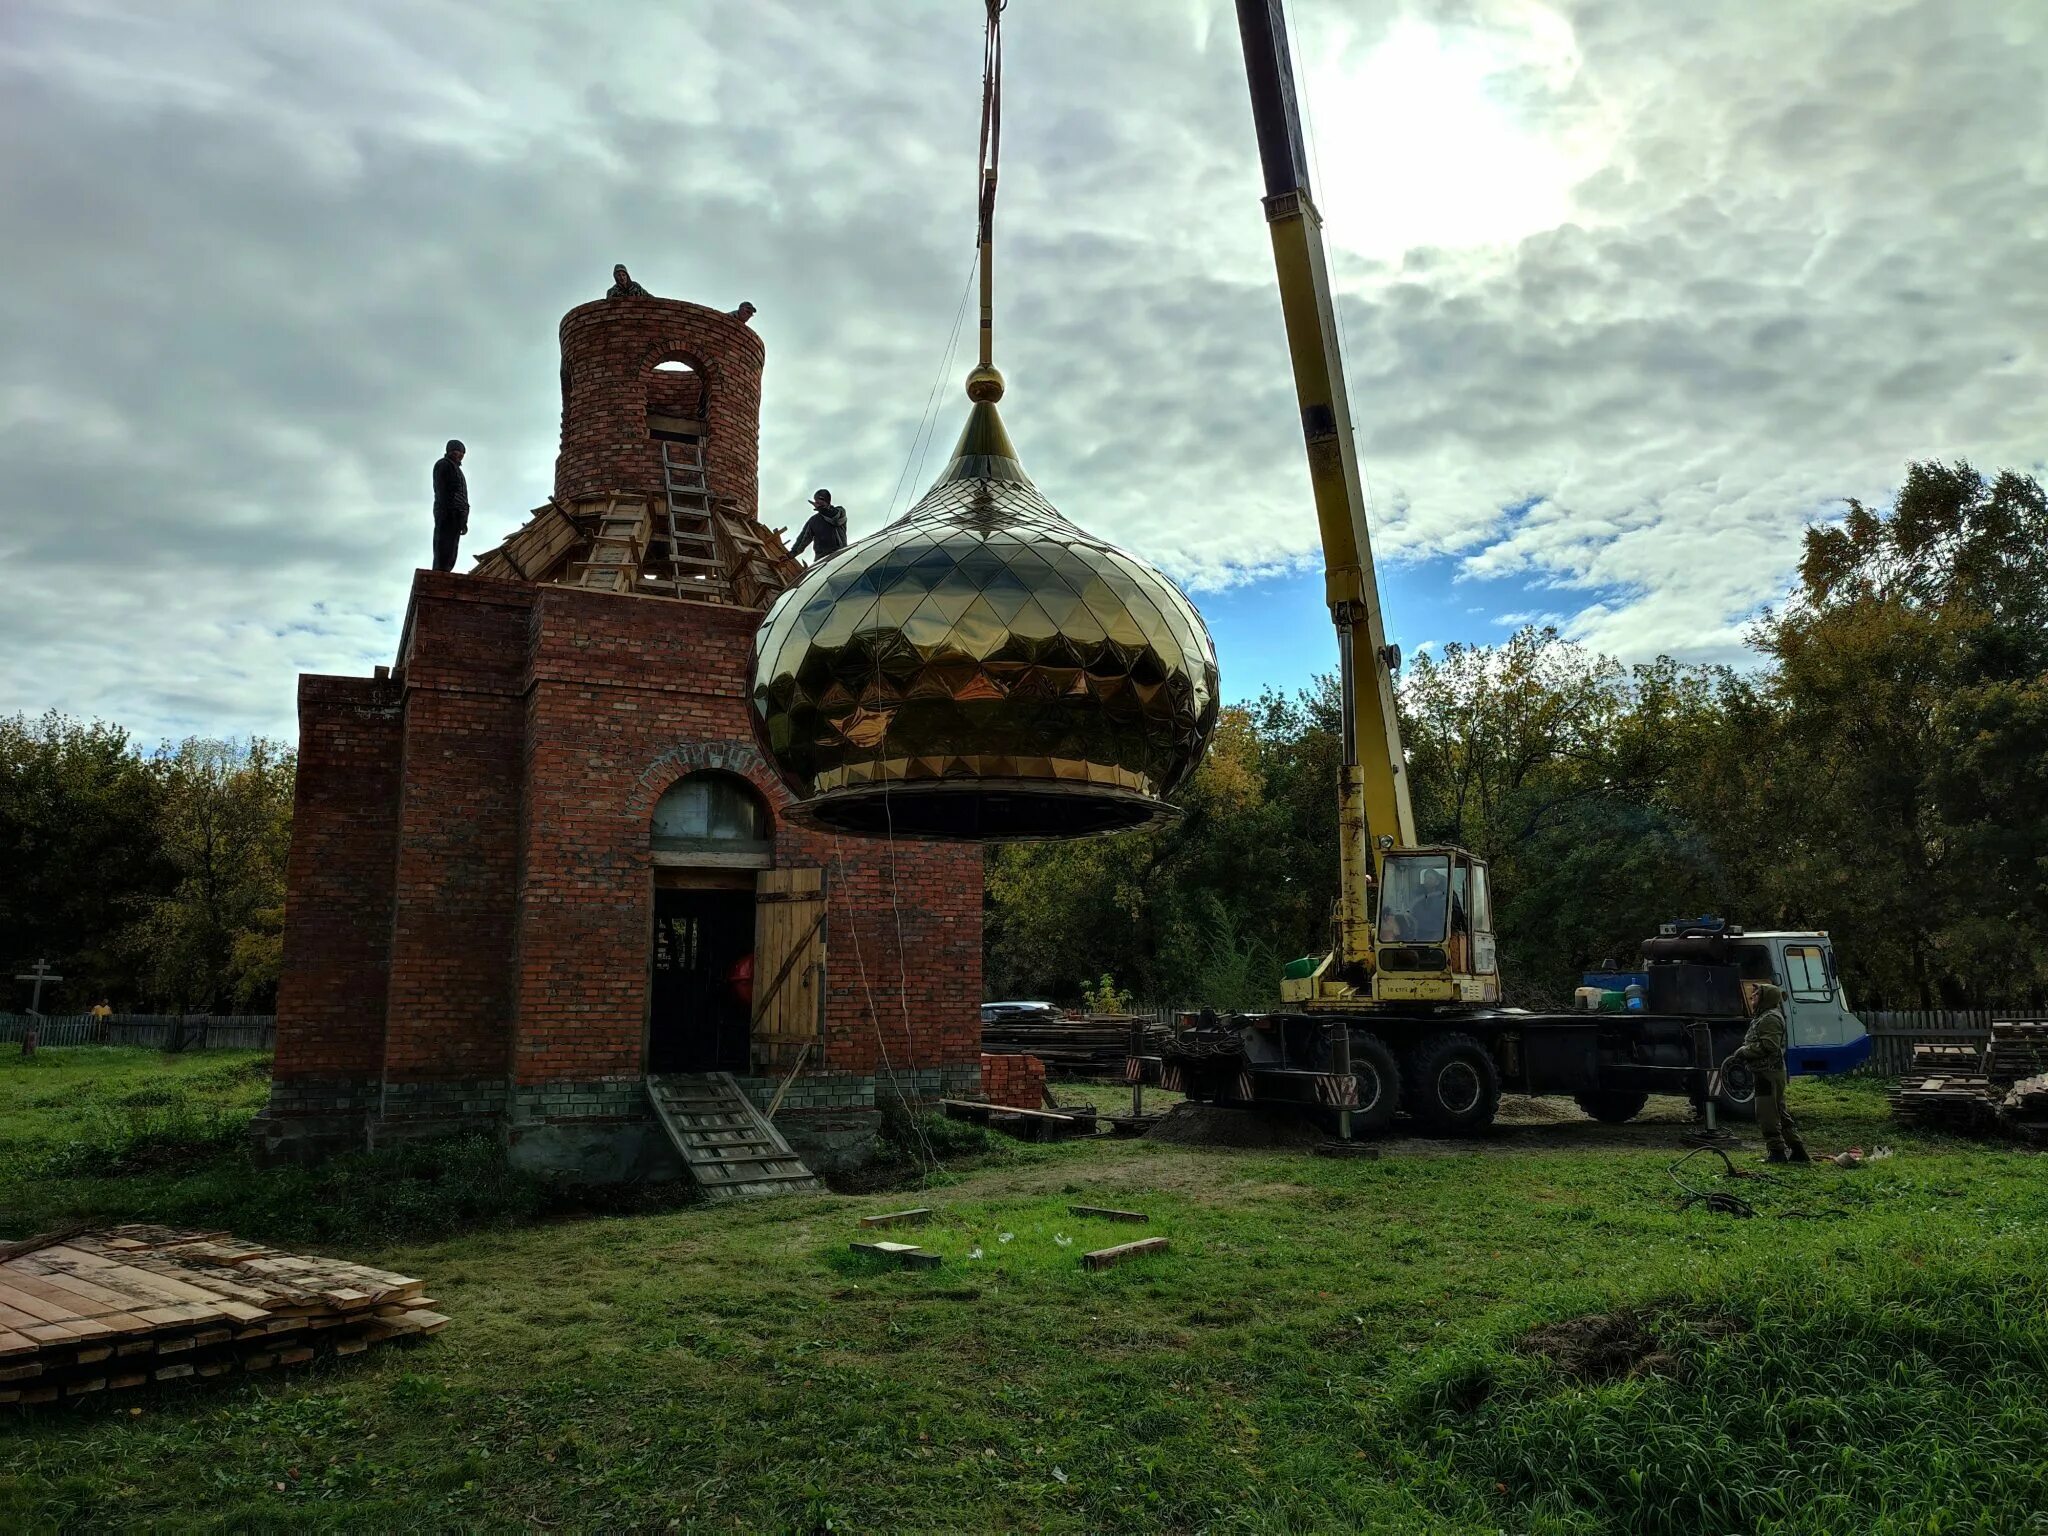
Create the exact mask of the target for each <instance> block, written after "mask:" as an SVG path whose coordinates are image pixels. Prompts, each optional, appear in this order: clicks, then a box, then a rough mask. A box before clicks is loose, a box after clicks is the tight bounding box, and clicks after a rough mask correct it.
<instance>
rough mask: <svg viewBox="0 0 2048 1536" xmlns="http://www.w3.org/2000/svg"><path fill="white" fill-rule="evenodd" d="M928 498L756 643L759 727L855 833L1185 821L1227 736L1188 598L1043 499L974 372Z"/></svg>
mask: <svg viewBox="0 0 2048 1536" xmlns="http://www.w3.org/2000/svg"><path fill="white" fill-rule="evenodd" d="M968 395H969V398H970V399H972V400H973V402H974V404H973V407H972V410H971V411H970V413H969V415H968V418H967V426H966V429H965V430H964V431H963V432H962V433H961V434H960V441H959V444H958V446H957V447H955V448H954V450H953V459H952V462H951V463H950V464H948V465H947V466H946V468H945V470H944V471H943V472H942V473H941V474H940V475H939V478H938V479H937V480H936V481H935V482H934V483H933V485H932V488H931V489H930V490H929V491H927V492H926V493H925V495H924V499H923V500H921V501H919V502H918V503H917V505H916V506H914V507H912V508H911V509H910V510H909V511H908V512H907V513H905V514H904V515H903V517H901V518H900V519H898V520H897V521H896V522H894V523H892V524H890V525H889V526H888V527H887V528H885V529H883V530H882V531H881V532H880V533H877V534H875V535H874V536H873V537H871V538H868V539H865V540H863V541H862V542H860V543H858V544H854V545H851V546H850V547H848V548H847V549H845V550H842V551H841V552H840V553H839V554H837V555H835V556H833V557H832V558H831V559H829V560H825V561H820V562H819V563H818V564H817V565H815V566H813V567H812V568H811V570H810V571H809V572H808V573H807V574H806V575H805V576H804V579H803V580H802V581H800V582H799V583H797V585H796V586H794V587H792V588H791V589H790V590H789V591H787V592H785V593H783V594H782V596H781V598H779V599H778V600H777V602H776V604H775V606H774V607H773V608H772V609H770V610H769V612H768V616H767V618H766V619H765V620H764V621H763V622H762V625H761V628H760V630H759V632H758V633H757V635H756V636H755V640H754V665H753V678H752V685H751V691H752V696H753V704H754V715H755V723H756V726H757V729H758V732H759V734H760V736H761V738H762V741H763V744H764V745H765V747H766V749H767V752H768V754H769V756H770V757H771V758H772V759H773V760H774V762H775V763H776V765H777V767H778V768H779V769H780V770H781V772H782V774H783V775H784V777H785V778H786V779H787V780H788V782H789V784H790V787H791V788H792V789H793V790H794V791H795V793H796V794H797V796H798V797H799V799H800V800H801V801H802V802H803V804H802V806H801V807H800V808H799V811H798V815H799V817H800V818H801V819H804V820H808V821H811V822H813V823H814V824H817V825H822V826H825V827H828V828H832V829H835V830H838V831H842V832H849V833H856V834H883V833H888V834H894V835H903V836H917V837H949V838H969V839H979V840H1003V839H1029V838H1058V837H1079V836H1086V835H1088V834H1092V833H1098V832H1117V831H1123V830H1125V829H1127V828H1130V827H1136V826H1142V825H1144V824H1146V823H1148V822H1152V821H1156V820H1160V819H1162V818H1163V817H1166V816H1169V815H1171V814H1173V812H1172V810H1171V808H1170V807H1169V806H1168V805H1167V804H1166V803H1165V799H1164V797H1165V796H1166V795H1167V794H1169V793H1170V792H1171V791H1172V790H1173V789H1175V788H1176V787H1177V786H1178V785H1180V784H1181V783H1182V782H1183V781H1184V780H1185V779H1186V778H1187V777H1188V775H1189V774H1190V773H1192V772H1193V771H1194V768H1195V765H1196V763H1197V762H1199V761H1200V759H1201V755H1202V749H1203V748H1204V746H1205V745H1206V744H1207V742H1208V739H1209V733H1210V732H1211V730H1212V729H1214V727H1215V724H1216V712H1217V707H1218V699H1217V674H1216V647H1215V645H1214V643H1213V642H1212V641H1211V640H1210V638H1209V631H1208V628H1207V626H1205V625H1204V624H1203V623H1202V619H1201V616H1200V615H1199V614H1197V613H1196V612H1195V609H1194V605H1193V604H1191V603H1190V602H1189V601H1188V600H1187V598H1186V597H1184V596H1183V595H1182V594H1181V591H1180V589H1179V588H1178V587H1176V586H1175V585H1174V584H1173V583H1172V582H1171V581H1169V580H1167V578H1166V577H1164V576H1162V575H1161V574H1160V573H1159V572H1157V571H1155V570H1153V569H1152V568H1151V567H1150V566H1149V565H1147V564H1145V562H1143V561H1142V560H1139V559H1136V558H1134V557H1133V556H1131V555H1129V554H1126V553H1125V552H1124V551H1122V550H1120V549H1117V548H1116V547H1115V546H1113V545H1111V544H1108V543H1106V542H1104V541H1103V540H1101V539H1098V538H1094V537H1092V536H1091V535H1089V534H1086V533H1083V532H1082V531H1081V530H1080V529H1079V528H1076V527H1075V526H1074V525H1073V524H1072V523H1070V522H1068V521H1067V520H1066V518H1064V517H1062V516H1061V515H1060V514H1059V513H1058V512H1057V511H1056V510H1054V508H1053V506H1052V504H1051V503H1050V502H1048V501H1047V500H1046V499H1045V498H1044V497H1043V496H1042V495H1040V494H1039V492H1038V488H1037V487H1036V486H1034V485H1033V484H1032V483H1031V477H1030V476H1029V475H1027V474H1025V472H1024V467H1023V465H1022V464H1020V463H1019V462H1018V460H1017V451H1016V449H1015V448H1013V447H1012V446H1011V444H1010V438H1009V434H1008V433H1007V432H1006V431H1004V429H1003V423H1002V419H1001V417H1000V416H998V415H997V414H996V401H997V400H999V399H1000V398H1001V396H1002V378H1001V375H1000V374H998V373H996V371H995V370H994V369H993V368H989V367H982V368H977V369H976V370H975V371H974V373H973V374H972V375H971V376H970V377H969V379H968Z"/></svg>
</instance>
